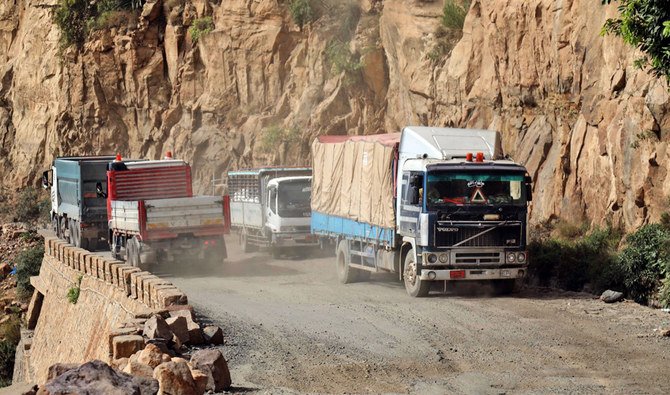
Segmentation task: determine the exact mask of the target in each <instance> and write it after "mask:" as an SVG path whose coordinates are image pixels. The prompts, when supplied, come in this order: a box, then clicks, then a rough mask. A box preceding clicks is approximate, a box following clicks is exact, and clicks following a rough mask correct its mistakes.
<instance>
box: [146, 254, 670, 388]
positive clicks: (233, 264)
mask: <svg viewBox="0 0 670 395" xmlns="http://www.w3.org/2000/svg"><path fill="white" fill-rule="evenodd" d="M231 244H233V243H230V242H229V255H230V256H231V258H230V259H229V260H228V261H227V262H226V263H225V265H224V266H222V267H221V268H220V269H217V270H214V271H211V270H210V271H204V270H201V273H195V271H196V270H195V269H193V270H191V269H187V267H186V266H184V267H182V268H180V269H179V270H177V268H169V271H170V273H171V274H167V269H168V268H167V267H166V268H164V269H165V270H166V272H165V273H164V274H162V275H164V276H168V277H169V278H170V279H171V280H172V281H174V282H175V283H176V284H177V285H178V286H179V287H181V288H182V289H183V290H184V291H185V292H186V293H187V294H188V296H189V299H190V302H191V304H193V305H194V307H195V308H196V310H197V312H198V313H199V314H202V315H204V316H205V317H206V319H208V320H211V321H212V322H214V323H215V324H217V325H220V326H221V327H223V328H224V331H225V333H226V336H227V345H226V346H225V347H224V348H225V350H224V352H225V355H226V357H227V359H228V360H229V364H230V367H231V372H232V377H233V383H234V385H235V386H236V388H237V390H238V391H242V392H246V391H248V392H260V393H345V392H346V393H419V394H431V393H434V394H449V393H471V394H503V393H506V394H557V393H558V394H567V393H571V394H572V393H579V394H584V393H607V394H647V393H650V394H668V393H670V377H669V375H670V338H664V337H661V336H659V335H658V330H656V329H657V328H659V327H663V328H668V327H670V314H668V313H664V312H662V311H658V310H652V309H648V308H645V307H642V306H638V305H636V304H634V303H631V302H624V303H618V304H614V305H607V304H604V303H602V302H600V301H599V300H596V299H593V298H592V297H590V296H589V295H585V294H565V293H560V292H554V291H545V290H541V289H532V290H524V291H523V292H521V293H520V294H517V295H514V296H512V297H490V296H464V295H463V294H462V293H457V294H453V293H452V294H447V295H436V296H433V297H428V298H424V299H413V298H410V297H409V296H407V294H406V293H405V290H404V288H403V287H402V285H401V283H400V282H398V281H397V280H396V279H395V276H392V275H386V274H377V275H373V276H372V279H371V281H370V282H367V283H357V284H349V285H342V284H339V283H338V281H337V278H336V274H335V270H334V263H333V258H317V259H303V260H292V259H281V260H273V259H272V258H270V257H268V256H267V255H265V254H263V253H257V254H244V253H242V252H241V251H240V250H239V246H232V245H231ZM154 270H155V271H157V272H160V271H161V270H163V269H161V268H155V269H154ZM655 330H656V331H655Z"/></svg>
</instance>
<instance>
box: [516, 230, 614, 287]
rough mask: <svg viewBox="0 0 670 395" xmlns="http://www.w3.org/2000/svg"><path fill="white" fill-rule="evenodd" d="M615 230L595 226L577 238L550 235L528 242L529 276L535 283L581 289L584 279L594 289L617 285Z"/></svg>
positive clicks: (584, 283)
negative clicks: (550, 236)
mask: <svg viewBox="0 0 670 395" xmlns="http://www.w3.org/2000/svg"><path fill="white" fill-rule="evenodd" d="M619 239H620V235H619V234H618V232H616V231H614V230H612V229H611V228H609V227H608V228H604V229H599V228H598V229H595V230H593V231H592V232H591V233H589V234H587V235H586V236H584V237H582V238H579V239H560V238H558V239H557V238H550V239H547V240H535V241H532V242H530V243H529V245H528V252H529V266H528V272H529V276H530V278H534V279H536V280H537V282H538V284H539V285H542V286H549V285H556V286H558V287H560V288H563V289H567V290H570V291H581V290H582V289H583V288H584V286H585V285H586V284H587V283H588V284H590V285H591V287H592V290H593V291H594V292H601V291H604V290H605V289H607V288H619V289H621V288H620V287H621V285H622V283H623V281H622V278H621V275H620V272H621V271H620V269H619V267H618V262H617V260H616V252H615V249H616V245H617V243H618V241H619Z"/></svg>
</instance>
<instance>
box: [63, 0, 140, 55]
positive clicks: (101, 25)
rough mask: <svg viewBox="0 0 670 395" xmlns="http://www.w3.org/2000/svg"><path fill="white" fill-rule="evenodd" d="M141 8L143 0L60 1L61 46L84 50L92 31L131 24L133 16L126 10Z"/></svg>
mask: <svg viewBox="0 0 670 395" xmlns="http://www.w3.org/2000/svg"><path fill="white" fill-rule="evenodd" d="M140 6H141V1H139V0H98V1H97V2H95V1H88V0H59V1H58V5H57V6H56V9H55V11H54V14H53V20H54V23H55V24H56V25H57V26H58V28H59V29H60V32H61V37H60V41H61V47H68V46H70V45H75V46H77V47H78V48H81V47H82V46H83V45H84V42H86V38H88V34H89V32H90V31H92V30H96V29H105V28H109V27H112V26H121V25H122V24H124V23H126V24H127V23H128V22H129V21H130V20H131V19H130V16H129V15H130V14H129V13H128V12H122V11H123V10H136V9H138V8H140Z"/></svg>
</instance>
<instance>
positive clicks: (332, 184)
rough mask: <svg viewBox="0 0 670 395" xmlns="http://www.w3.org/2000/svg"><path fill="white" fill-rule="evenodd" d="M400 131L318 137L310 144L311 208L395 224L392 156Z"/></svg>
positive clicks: (321, 211) (342, 215) (350, 217)
mask: <svg viewBox="0 0 670 395" xmlns="http://www.w3.org/2000/svg"><path fill="white" fill-rule="evenodd" d="M399 143H400V133H394V134H380V135H372V136H321V137H319V138H317V139H316V140H315V141H314V143H313V144H312V161H313V166H312V210H313V211H318V212H320V213H325V214H330V215H335V216H338V217H344V218H348V219H352V220H356V221H359V222H366V223H368V224H371V225H377V226H382V227H385V228H392V227H394V226H395V216H394V210H393V177H394V175H393V159H394V158H395V155H396V150H397V146H398V144H399Z"/></svg>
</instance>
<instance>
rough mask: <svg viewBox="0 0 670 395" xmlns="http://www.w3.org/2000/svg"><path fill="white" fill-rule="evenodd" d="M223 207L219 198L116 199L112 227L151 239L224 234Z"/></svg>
mask: <svg viewBox="0 0 670 395" xmlns="http://www.w3.org/2000/svg"><path fill="white" fill-rule="evenodd" d="M222 204H223V201H222V198H221V197H219V196H196V197H186V198H171V199H152V200H139V201H124V200H114V201H112V202H111V209H112V224H111V225H112V228H113V229H117V230H121V231H126V232H130V233H138V234H142V235H143V237H144V238H148V239H151V238H163V237H176V236H177V235H178V234H183V233H193V234H195V235H199V234H209V233H212V232H214V233H223V230H224V218H223V207H222ZM143 212H146V215H143ZM144 218H146V220H144Z"/></svg>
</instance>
